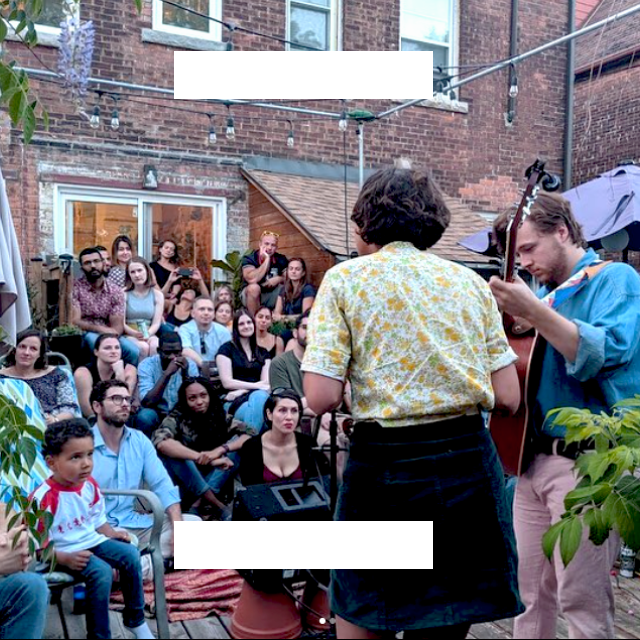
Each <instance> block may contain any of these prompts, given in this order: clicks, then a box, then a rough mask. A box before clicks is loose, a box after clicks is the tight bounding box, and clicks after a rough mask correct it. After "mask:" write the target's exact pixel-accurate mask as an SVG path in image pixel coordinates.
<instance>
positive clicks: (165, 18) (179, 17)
mask: <svg viewBox="0 0 640 640" xmlns="http://www.w3.org/2000/svg"><path fill="white" fill-rule="evenodd" d="M180 4H181V5H182V6H183V7H185V8H187V9H191V10H193V11H195V12H197V14H200V15H196V13H192V12H191V11H185V10H184V9H179V8H178V7H175V6H173V5H171V4H167V3H165V2H162V0H153V28H154V29H156V30H158V31H167V32H169V33H175V34H177V35H183V36H191V37H196V38H207V39H209V40H218V41H220V40H221V39H222V34H221V25H220V23H219V22H215V20H221V19H222V0H181V2H180ZM209 18H214V19H215V20H210V19H209Z"/></svg>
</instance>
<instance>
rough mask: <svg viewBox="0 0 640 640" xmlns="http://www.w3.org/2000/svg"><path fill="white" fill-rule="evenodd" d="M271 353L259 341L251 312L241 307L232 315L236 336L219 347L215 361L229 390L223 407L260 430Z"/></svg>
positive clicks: (225, 387)
mask: <svg viewBox="0 0 640 640" xmlns="http://www.w3.org/2000/svg"><path fill="white" fill-rule="evenodd" d="M270 364H271V360H270V358H269V354H268V353H267V352H266V351H265V350H264V349H262V348H261V347H259V346H258V345H257V343H256V331H255V324H254V322H253V318H252V317H251V314H250V313H249V312H248V311H247V310H246V309H241V310H240V311H238V312H237V313H236V315H235V316H234V318H233V339H232V340H231V342H226V343H225V344H223V345H222V346H221V347H220V349H219V350H218V355H217V356H216V365H217V367H218V373H219V375H220V382H221V383H222V386H223V387H224V389H225V390H226V391H227V394H226V396H225V398H224V400H225V405H224V408H225V410H226V411H228V412H229V413H230V414H231V415H233V416H235V417H236V418H237V419H238V420H241V421H242V422H245V423H246V424H247V425H249V426H250V427H251V428H253V429H254V430H255V433H260V432H261V431H262V428H263V426H264V415H263V414H264V404H265V402H266V401H267V398H268V397H269V390H270V387H269V366H270Z"/></svg>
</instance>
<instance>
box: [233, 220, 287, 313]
mask: <svg viewBox="0 0 640 640" xmlns="http://www.w3.org/2000/svg"><path fill="white" fill-rule="evenodd" d="M279 237H280V235H279V234H277V233H275V232H274V231H263V232H262V235H261V236H260V246H259V248H258V249H256V250H255V251H253V252H252V253H250V254H248V255H246V256H244V258H242V280H243V282H242V286H243V287H244V288H243V290H242V294H241V299H242V304H244V306H245V307H246V308H247V309H248V310H249V311H250V312H251V313H252V315H254V316H255V314H256V313H257V311H258V309H259V308H260V307H261V306H265V307H269V309H273V308H274V307H275V306H276V302H277V301H278V293H279V292H280V285H281V284H282V283H283V282H284V272H285V271H286V269H287V264H289V261H288V260H287V258H286V257H285V256H283V255H282V254H281V253H277V251H276V250H277V248H278V238H279Z"/></svg>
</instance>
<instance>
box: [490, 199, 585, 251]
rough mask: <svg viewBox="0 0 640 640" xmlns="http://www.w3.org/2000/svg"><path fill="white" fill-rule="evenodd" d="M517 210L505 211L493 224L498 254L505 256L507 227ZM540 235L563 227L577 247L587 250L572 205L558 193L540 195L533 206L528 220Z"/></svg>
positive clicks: (512, 208)
mask: <svg viewBox="0 0 640 640" xmlns="http://www.w3.org/2000/svg"><path fill="white" fill-rule="evenodd" d="M515 211H516V210H515V208H514V207H511V208H510V209H507V210H506V211H503V212H502V213H501V214H500V215H499V216H498V217H497V218H496V219H495V221H494V223H493V239H494V241H495V243H496V245H497V247H498V253H500V255H504V252H505V248H506V241H507V227H508V226H509V221H510V220H511V218H512V217H513V215H514V214H515ZM527 220H529V221H530V222H531V223H532V224H533V225H535V228H536V229H537V231H538V233H541V234H543V235H549V234H552V233H555V232H556V231H557V230H558V229H559V228H560V227H561V226H562V225H564V226H566V227H567V230H568V231H569V237H570V238H571V240H572V241H573V244H575V245H576V246H577V247H582V248H583V249H586V248H587V241H586V240H585V239H584V234H583V233H582V227H581V225H580V223H579V222H578V221H577V220H576V219H575V216H574V215H573V212H572V211H571V203H570V202H569V201H568V200H567V199H566V198H563V197H562V196H561V195H560V194H558V193H547V192H545V191H542V192H540V193H538V195H537V197H536V199H535V201H534V202H533V204H532V205H531V211H530V213H529V216H528V218H527Z"/></svg>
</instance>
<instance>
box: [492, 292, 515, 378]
mask: <svg viewBox="0 0 640 640" xmlns="http://www.w3.org/2000/svg"><path fill="white" fill-rule="evenodd" d="M488 294H489V295H487V296H486V302H485V305H486V306H485V308H486V313H485V336H486V345H487V351H486V353H487V369H488V370H489V371H490V372H491V373H494V372H496V371H499V370H500V369H504V368H505V367H508V366H509V365H510V364H513V363H514V362H515V361H516V360H517V359H518V356H517V355H516V353H515V351H514V350H513V349H512V348H511V347H510V346H509V342H508V341H507V336H506V334H505V332H504V327H503V324H502V316H501V315H500V311H499V310H498V305H497V303H496V301H495V298H494V297H493V294H492V293H491V290H489V291H488Z"/></svg>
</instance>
